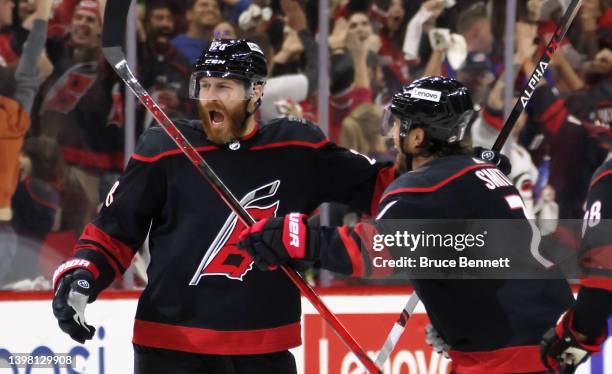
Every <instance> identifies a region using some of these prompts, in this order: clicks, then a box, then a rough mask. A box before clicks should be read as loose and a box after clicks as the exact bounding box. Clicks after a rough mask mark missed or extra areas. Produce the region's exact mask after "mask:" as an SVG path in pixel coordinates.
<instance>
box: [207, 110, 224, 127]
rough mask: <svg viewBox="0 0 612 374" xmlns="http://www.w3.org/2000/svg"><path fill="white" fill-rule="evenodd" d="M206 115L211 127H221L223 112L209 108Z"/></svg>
mask: <svg viewBox="0 0 612 374" xmlns="http://www.w3.org/2000/svg"><path fill="white" fill-rule="evenodd" d="M208 116H209V118H210V123H211V124H212V126H213V128H217V129H220V128H223V124H224V122H225V114H223V112H220V111H218V110H209V111H208Z"/></svg>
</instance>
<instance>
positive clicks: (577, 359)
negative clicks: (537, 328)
mask: <svg viewBox="0 0 612 374" xmlns="http://www.w3.org/2000/svg"><path fill="white" fill-rule="evenodd" d="M573 319H574V311H573V310H571V309H570V310H569V311H568V312H567V313H565V315H564V316H563V318H562V319H561V322H559V324H558V325H557V327H554V328H551V329H550V330H548V331H547V332H546V334H544V336H543V338H542V342H541V343H540V354H541V357H542V362H543V363H544V365H546V367H547V368H548V369H550V370H552V372H553V373H560V374H570V373H573V372H574V371H575V370H576V368H577V367H578V365H580V364H581V363H583V362H584V361H586V360H587V359H588V358H589V356H590V355H591V354H593V353H596V352H599V349H600V345H601V344H602V343H603V342H604V341H605V340H606V338H607V328H604V330H603V331H602V335H601V336H600V337H598V338H596V339H594V340H591V339H587V340H585V339H584V337H582V339H581V338H579V337H578V333H577V332H576V331H574V330H573V329H572V327H571V326H572V321H573ZM606 327H607V326H606Z"/></svg>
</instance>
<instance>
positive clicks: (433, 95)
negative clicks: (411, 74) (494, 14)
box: [410, 88, 442, 103]
mask: <svg viewBox="0 0 612 374" xmlns="http://www.w3.org/2000/svg"><path fill="white" fill-rule="evenodd" d="M441 96H442V92H440V91H432V90H426V89H424V88H415V89H413V90H411V91H410V98H411V99H422V100H427V101H435V102H436V103H438V102H440V97H441Z"/></svg>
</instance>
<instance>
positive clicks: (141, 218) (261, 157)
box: [53, 40, 395, 374]
mask: <svg viewBox="0 0 612 374" xmlns="http://www.w3.org/2000/svg"><path fill="white" fill-rule="evenodd" d="M266 75H267V71H266V59H265V56H264V55H263V53H262V52H261V50H260V48H259V46H258V45H257V44H255V43H251V42H247V41H244V40H223V41H214V42H213V43H211V45H210V47H209V48H208V49H207V50H205V51H204V52H203V53H202V56H201V57H200V59H199V60H198V62H197V63H196V65H195V67H194V71H193V74H192V75H191V79H190V96H191V98H192V99H194V100H195V105H196V106H197V108H198V111H199V115H200V119H201V121H177V122H176V125H177V127H178V128H179V129H180V130H181V132H182V133H183V134H184V135H185V137H186V138H187V139H188V140H189V142H190V143H191V144H192V145H193V146H194V147H195V148H196V149H197V150H198V151H199V152H200V153H202V155H203V157H204V158H205V159H206V160H207V162H208V163H209V164H210V165H211V167H212V168H213V170H215V172H216V173H217V174H218V175H219V177H220V178H221V179H222V180H223V181H224V183H225V184H226V185H227V187H228V188H229V189H230V190H231V191H232V192H233V193H234V194H235V196H237V197H238V199H239V200H240V202H241V204H242V206H243V207H245V208H246V209H247V211H249V213H250V214H251V215H252V216H253V217H254V218H255V219H263V218H266V217H272V216H275V215H284V214H287V213H289V212H292V211H305V212H312V211H313V210H315V209H316V208H317V207H318V206H319V205H320V204H321V203H322V202H325V201H336V202H340V203H344V204H348V205H350V206H352V207H354V208H356V209H358V210H360V211H362V212H367V213H370V214H373V213H374V211H373V210H372V209H376V207H377V202H378V200H379V199H380V196H381V193H382V191H383V190H384V189H385V188H386V186H387V185H388V184H389V183H390V182H391V181H392V180H393V178H394V176H395V170H394V167H393V166H392V165H389V164H380V163H376V162H374V161H372V160H369V159H368V158H366V157H364V156H362V155H360V154H357V153H354V152H351V151H349V150H347V149H343V148H339V147H337V146H336V145H335V144H333V143H331V142H330V141H329V140H328V139H327V138H326V137H325V136H324V134H323V133H322V132H321V130H320V129H319V128H318V127H316V126H314V125H312V124H310V123H307V122H304V121H298V120H293V119H287V118H283V119H278V120H274V121H272V122H270V123H268V124H266V125H263V126H260V125H259V124H258V123H257V122H256V120H255V118H254V113H255V111H256V110H257V108H258V106H259V104H260V100H261V97H262V95H263V89H264V84H265V77H266ZM244 228H245V226H244V225H243V223H242V222H241V221H239V220H238V218H237V217H236V215H235V214H234V213H232V212H231V211H230V210H229V208H228V207H227V206H226V205H225V204H224V202H223V201H222V200H221V198H220V197H219V196H218V195H217V193H216V192H215V191H214V190H213V188H212V187H211V186H210V185H209V184H208V183H207V182H206V181H205V180H203V179H202V178H201V176H200V175H199V174H198V173H197V171H196V170H195V169H194V168H193V165H191V163H190V161H189V160H188V159H187V158H186V157H185V156H184V155H182V154H181V151H180V150H179V149H177V148H176V145H175V144H174V142H173V141H172V140H171V139H170V138H169V137H168V136H167V135H166V134H164V133H163V131H162V129H161V128H159V127H152V128H150V129H148V130H147V131H145V132H144V133H143V135H142V137H141V139H140V141H139V144H138V146H137V149H136V152H135V154H134V155H133V156H132V158H131V160H130V162H129V164H128V165H127V168H126V170H125V171H124V173H123V175H122V176H121V177H120V178H119V180H118V181H117V182H116V183H115V185H114V186H113V188H112V189H111V191H110V192H109V194H108V196H107V198H106V200H105V202H104V206H103V207H102V210H101V211H100V213H99V215H98V216H97V217H96V218H95V219H94V220H93V221H92V222H91V223H90V224H89V225H88V226H87V227H86V228H85V230H84V231H83V234H82V235H81V237H80V239H79V241H78V244H77V245H76V247H75V252H74V256H73V257H72V258H70V259H68V260H67V261H66V262H65V263H63V264H62V265H61V266H60V267H59V268H58V270H57V271H56V273H55V275H54V279H53V285H54V289H55V297H54V299H53V311H54V314H55V316H56V317H57V319H58V321H59V325H60V327H61V329H62V330H63V331H64V332H66V333H67V334H69V335H70V336H71V337H72V338H73V339H75V340H77V341H79V342H81V343H83V342H84V341H85V340H88V339H91V338H92V336H93V334H94V332H95V328H94V327H93V326H91V325H89V324H87V323H86V322H85V318H84V308H85V306H86V304H87V303H88V302H89V303H91V302H93V301H94V300H95V299H96V297H97V295H98V294H99V293H100V291H102V290H103V289H105V288H106V287H107V286H109V285H110V283H111V282H112V281H113V279H115V278H116V277H118V276H120V275H121V274H122V273H123V272H124V271H125V269H127V268H128V267H129V266H130V262H131V259H132V257H133V256H134V254H135V252H136V251H137V250H138V249H139V248H140V247H141V245H142V243H143V241H144V240H145V237H146V236H147V234H148V235H149V248H150V251H151V263H150V265H149V268H148V271H147V274H148V279H149V282H148V285H147V286H146V288H145V289H144V291H143V293H142V295H141V297H140V300H139V303H138V308H137V312H136V321H135V324H134V337H133V343H134V355H135V363H134V366H135V372H136V373H141V374H142V373H147V374H155V373H175V374H179V373H206V374H215V373H236V374H250V373H266V374H267V373H279V374H286V373H295V372H296V366H295V362H294V358H293V356H292V355H291V353H290V352H289V351H288V349H289V348H292V347H296V346H298V345H300V344H301V327H300V314H301V313H300V294H299V292H298V289H297V288H296V287H295V286H294V285H293V284H292V283H291V281H290V280H289V278H288V277H287V276H286V275H285V274H284V273H283V272H282V271H275V272H264V271H261V270H259V269H258V268H257V267H254V266H253V262H252V259H251V258H250V257H249V256H248V255H247V253H246V252H244V251H241V250H239V249H238V248H237V247H236V243H237V241H238V236H239V234H240V232H241V231H242V230H243V229H244Z"/></svg>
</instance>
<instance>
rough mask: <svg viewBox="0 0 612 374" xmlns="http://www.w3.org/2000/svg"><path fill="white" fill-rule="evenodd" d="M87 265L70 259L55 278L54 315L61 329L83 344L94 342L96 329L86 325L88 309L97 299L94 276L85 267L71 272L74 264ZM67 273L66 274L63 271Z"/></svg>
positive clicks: (57, 272)
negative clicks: (72, 263)
mask: <svg viewBox="0 0 612 374" xmlns="http://www.w3.org/2000/svg"><path fill="white" fill-rule="evenodd" d="M75 261H76V262H87V260H82V259H70V260H68V261H66V262H65V263H64V264H62V265H61V266H60V267H59V268H58V270H57V271H56V276H54V285H55V287H54V289H55V294H54V295H53V314H54V315H55V318H57V322H58V324H59V327H60V329H62V331H63V332H65V333H66V334H68V335H70V337H71V338H72V339H74V340H76V341H77V342H79V343H81V344H83V343H85V340H89V339H91V338H92V337H93V336H94V334H95V332H96V328H95V327H93V326H91V325H88V324H87V322H85V306H86V305H87V303H91V302H93V301H94V300H95V299H96V297H97V292H96V291H95V287H94V275H93V274H92V272H91V271H89V270H87V269H86V268H85V267H78V266H77V267H76V268H75V269H70V266H66V265H67V264H70V263H71V262H75ZM64 269H66V270H67V271H62V270H64Z"/></svg>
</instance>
